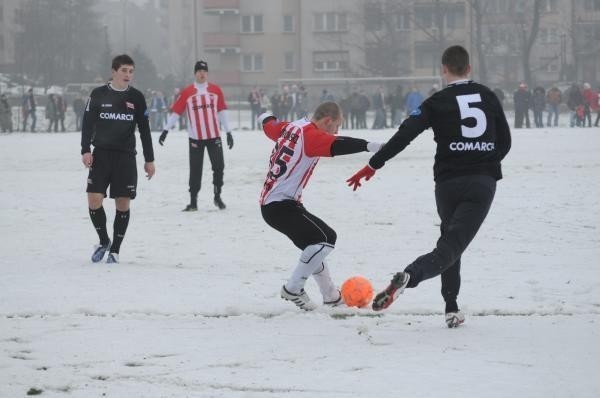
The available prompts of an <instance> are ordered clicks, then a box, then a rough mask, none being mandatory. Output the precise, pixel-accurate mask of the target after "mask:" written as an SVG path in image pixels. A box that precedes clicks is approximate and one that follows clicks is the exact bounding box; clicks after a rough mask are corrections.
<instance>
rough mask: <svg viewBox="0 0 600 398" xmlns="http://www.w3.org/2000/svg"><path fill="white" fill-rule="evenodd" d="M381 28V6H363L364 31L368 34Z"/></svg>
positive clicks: (371, 4)
mask: <svg viewBox="0 0 600 398" xmlns="http://www.w3.org/2000/svg"><path fill="white" fill-rule="evenodd" d="M382 28H383V11H382V10H381V4H379V3H369V4H367V5H366V6H365V29H366V30H367V31H368V32H377V31H380V30H381V29H382Z"/></svg>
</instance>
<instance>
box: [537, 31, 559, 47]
mask: <svg viewBox="0 0 600 398" xmlns="http://www.w3.org/2000/svg"><path fill="white" fill-rule="evenodd" d="M538 35H539V40H540V43H542V44H552V43H558V30H557V29H556V28H540V30H539V33H538Z"/></svg>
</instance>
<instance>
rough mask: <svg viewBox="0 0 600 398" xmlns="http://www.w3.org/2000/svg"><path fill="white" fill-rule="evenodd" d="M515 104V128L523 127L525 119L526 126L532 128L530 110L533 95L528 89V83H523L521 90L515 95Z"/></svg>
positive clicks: (520, 86) (520, 85)
mask: <svg viewBox="0 0 600 398" xmlns="http://www.w3.org/2000/svg"><path fill="white" fill-rule="evenodd" d="M513 99H514V103H515V128H517V129H520V128H522V127H523V118H525V126H526V127H527V128H530V127H531V125H530V123H529V108H530V107H531V93H530V92H529V88H528V87H527V83H524V82H521V84H519V88H518V90H517V91H515V93H514V94H513Z"/></svg>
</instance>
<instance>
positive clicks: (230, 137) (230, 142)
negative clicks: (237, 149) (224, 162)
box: [227, 131, 233, 149]
mask: <svg viewBox="0 0 600 398" xmlns="http://www.w3.org/2000/svg"><path fill="white" fill-rule="evenodd" d="M227 146H228V147H229V149H231V148H233V136H232V135H231V131H228V132H227Z"/></svg>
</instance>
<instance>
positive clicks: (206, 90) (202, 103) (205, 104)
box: [165, 82, 227, 140]
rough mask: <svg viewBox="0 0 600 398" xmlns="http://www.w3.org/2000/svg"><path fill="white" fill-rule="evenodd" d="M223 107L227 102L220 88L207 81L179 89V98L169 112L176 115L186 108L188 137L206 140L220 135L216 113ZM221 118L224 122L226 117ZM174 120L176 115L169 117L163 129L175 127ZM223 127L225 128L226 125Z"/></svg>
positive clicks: (223, 108)
mask: <svg viewBox="0 0 600 398" xmlns="http://www.w3.org/2000/svg"><path fill="white" fill-rule="evenodd" d="M225 109H227V104H226V103H225V97H224V96H223V92H222V91H221V88H220V87H219V86H217V85H216V84H212V83H208V82H206V83H194V84H190V85H189V86H187V87H186V88H184V89H183V90H182V91H181V94H180V95H179V98H177V100H176V101H175V103H174V104H173V106H171V112H173V113H175V114H177V115H181V114H182V113H183V112H184V111H186V110H187V115H188V119H189V123H188V133H189V136H190V138H193V139H195V140H208V139H211V138H217V137H220V136H221V134H220V132H219V117H218V114H219V112H221V111H224V110H225ZM222 119H225V120H224V121H223V120H222ZM222 119H221V120H222V122H223V124H226V123H227V121H226V118H222ZM176 122H177V117H175V118H169V120H168V121H167V125H165V130H170V129H172V128H173V127H175V124H176ZM223 127H225V128H227V126H223Z"/></svg>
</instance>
